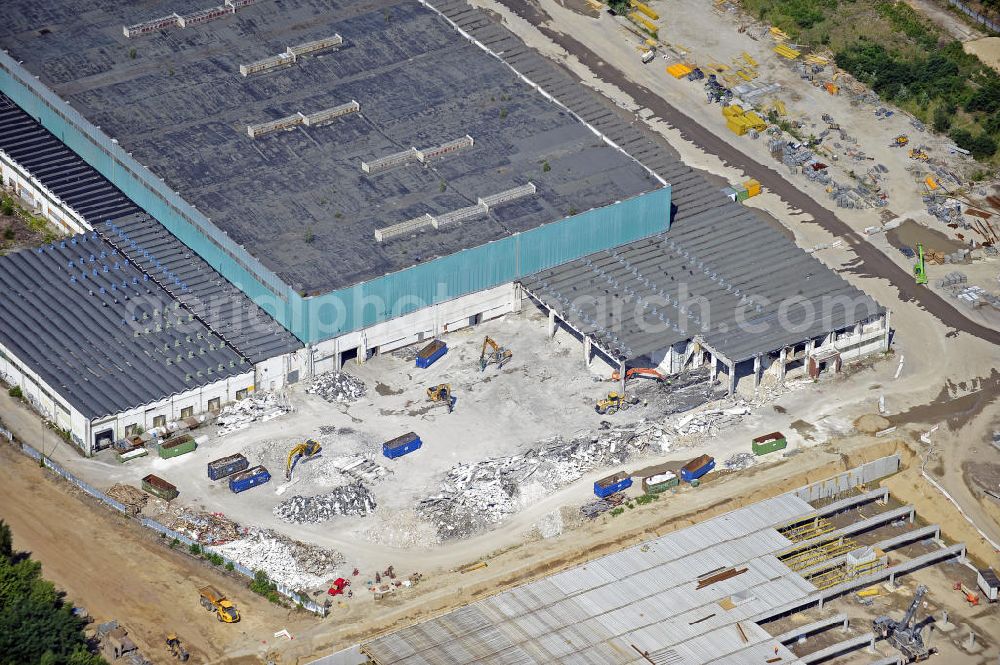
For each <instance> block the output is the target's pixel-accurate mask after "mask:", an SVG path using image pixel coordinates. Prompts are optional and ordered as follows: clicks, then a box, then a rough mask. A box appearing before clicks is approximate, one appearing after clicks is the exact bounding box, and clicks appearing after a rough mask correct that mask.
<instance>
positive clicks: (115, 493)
mask: <svg viewBox="0 0 1000 665" xmlns="http://www.w3.org/2000/svg"><path fill="white" fill-rule="evenodd" d="M107 495H108V496H110V497H111V498H112V499H114V500H115V501H118V502H119V503H121V504H122V505H123V506H125V508H126V509H127V510H128V513H129V514H130V515H138V514H139V513H140V512H141V511H142V509H143V508H144V507H145V506H146V502H147V501H149V498H150V496H149V495H148V494H146V493H145V492H143V491H142V490H141V489H139V488H138V487H133V486H132V485H125V484H122V483H116V484H114V485H112V486H111V489H109V490H108V491H107Z"/></svg>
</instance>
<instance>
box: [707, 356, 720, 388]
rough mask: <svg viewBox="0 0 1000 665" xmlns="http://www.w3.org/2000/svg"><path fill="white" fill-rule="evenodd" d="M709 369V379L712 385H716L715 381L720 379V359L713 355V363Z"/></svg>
mask: <svg viewBox="0 0 1000 665" xmlns="http://www.w3.org/2000/svg"><path fill="white" fill-rule="evenodd" d="M709 367H710V368H711V369H709V371H708V378H709V380H710V381H711V382H712V383H715V380H716V379H717V378H718V377H719V359H718V358H716V357H715V354H714V353H713V354H712V363H711V365H709Z"/></svg>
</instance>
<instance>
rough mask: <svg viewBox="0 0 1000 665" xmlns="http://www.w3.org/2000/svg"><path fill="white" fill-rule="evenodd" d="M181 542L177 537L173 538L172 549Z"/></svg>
mask: <svg viewBox="0 0 1000 665" xmlns="http://www.w3.org/2000/svg"><path fill="white" fill-rule="evenodd" d="M180 544H181V541H179V540H177V539H176V538H174V539H173V540H171V541H170V549H175V548H176V547H177V546H178V545H180Z"/></svg>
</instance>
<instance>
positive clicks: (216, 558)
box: [205, 552, 226, 566]
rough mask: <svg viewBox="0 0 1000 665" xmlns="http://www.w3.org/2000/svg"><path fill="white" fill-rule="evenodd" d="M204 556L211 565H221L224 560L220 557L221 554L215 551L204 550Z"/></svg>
mask: <svg viewBox="0 0 1000 665" xmlns="http://www.w3.org/2000/svg"><path fill="white" fill-rule="evenodd" d="M205 558H206V559H208V560H209V561H210V562H211V563H212V565H213V566H221V565H222V564H224V563H225V562H226V560H225V559H223V558H222V555H221V554H216V553H215V552H206V553H205Z"/></svg>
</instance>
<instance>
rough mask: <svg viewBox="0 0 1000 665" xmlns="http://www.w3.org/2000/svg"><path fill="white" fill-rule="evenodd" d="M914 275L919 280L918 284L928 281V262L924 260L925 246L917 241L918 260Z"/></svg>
mask: <svg viewBox="0 0 1000 665" xmlns="http://www.w3.org/2000/svg"><path fill="white" fill-rule="evenodd" d="M913 276H914V277H915V278H916V280H917V284H926V283H927V264H926V262H925V260H924V246H923V244H922V243H919V242H918V243H917V262H916V263H914V264H913Z"/></svg>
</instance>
